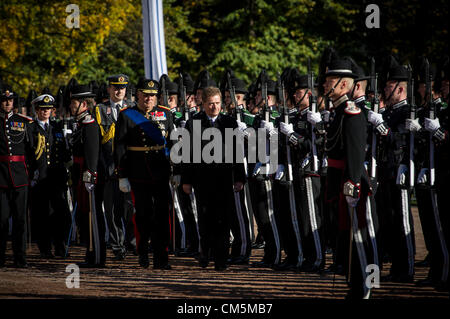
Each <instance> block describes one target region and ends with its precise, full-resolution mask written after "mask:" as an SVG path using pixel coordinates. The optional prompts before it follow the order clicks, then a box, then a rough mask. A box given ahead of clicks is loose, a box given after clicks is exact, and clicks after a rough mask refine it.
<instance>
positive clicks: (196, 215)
mask: <svg viewBox="0 0 450 319" xmlns="http://www.w3.org/2000/svg"><path fill="white" fill-rule="evenodd" d="M189 197H190V199H191V206H192V214H193V215H194V220H195V227H196V228H197V236H198V240H199V245H198V252H199V253H201V252H202V245H200V239H201V238H200V231H199V229H198V211H197V201H196V200H195V193H194V189H192V192H191V194H190V195H189Z"/></svg>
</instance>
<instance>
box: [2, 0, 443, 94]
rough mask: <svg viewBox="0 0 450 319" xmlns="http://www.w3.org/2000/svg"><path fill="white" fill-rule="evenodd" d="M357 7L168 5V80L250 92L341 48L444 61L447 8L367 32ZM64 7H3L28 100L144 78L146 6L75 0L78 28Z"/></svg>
mask: <svg viewBox="0 0 450 319" xmlns="http://www.w3.org/2000/svg"><path fill="white" fill-rule="evenodd" d="M374 2H375V3H377V2H376V1H369V0H364V1H356V0H343V1H334V0H272V1H269V0H241V1H236V0H226V1H225V0H195V1H194V0H164V1H163V4H164V28H165V39H166V53H167V65H168V74H169V76H170V77H171V78H172V79H174V78H176V77H177V75H178V73H179V72H180V71H183V72H189V73H190V74H191V75H192V77H193V78H194V79H195V77H196V76H197V74H198V73H199V72H200V71H201V70H202V69H203V68H205V67H207V68H208V70H209V71H210V73H211V74H212V75H213V77H214V78H215V79H216V81H220V79H221V77H222V74H223V72H224V71H225V69H226V68H232V69H233V70H234V72H235V73H236V75H237V76H239V77H241V78H242V79H244V80H245V81H246V82H247V84H250V83H251V82H252V81H254V80H255V79H256V77H257V75H258V74H259V72H260V71H261V69H262V68H266V69H267V71H268V73H269V75H270V76H271V77H272V78H275V76H276V75H277V73H278V72H281V71H282V70H283V68H285V67H299V68H300V70H301V71H302V72H305V71H306V65H307V61H308V59H310V60H311V63H312V66H313V69H314V70H315V71H316V73H317V70H318V61H319V57H320V55H321V53H322V51H323V49H324V48H325V47H327V46H333V47H335V48H336V49H337V50H338V51H339V52H341V53H342V54H346V55H351V56H352V57H353V58H354V59H355V60H356V61H357V62H359V63H361V64H362V65H366V62H367V61H368V59H369V57H370V56H375V57H377V59H379V58H381V57H383V56H386V55H387V54H391V53H393V54H396V55H398V56H399V58H400V59H399V60H400V61H401V62H412V60H413V59H414V58H415V57H416V56H417V55H421V54H425V55H427V56H429V57H430V58H431V59H432V60H433V61H437V60H438V59H439V58H440V57H441V56H442V55H443V54H448V40H447V38H448V21H449V20H448V5H447V2H446V1H444V0H436V1H428V2H419V1H411V0H396V1H393V0H387V1H383V2H380V3H378V5H379V8H380V13H381V17H380V21H381V28H380V29H367V28H366V26H365V20H366V17H367V15H368V14H367V13H366V12H365V8H366V6H367V5H368V4H370V3H374ZM69 3H70V2H67V1H48V0H43V1H31V0H9V1H2V2H1V3H0V18H1V21H2V23H1V24H0V35H1V36H0V76H1V77H2V79H3V81H4V82H7V83H10V84H12V85H13V86H14V88H15V89H16V90H18V91H19V92H20V93H21V94H22V96H24V95H26V94H27V93H28V90H30V89H35V90H37V91H38V92H39V91H40V90H41V89H42V88H43V87H45V86H48V87H50V88H51V90H52V91H53V92H54V91H55V90H56V88H57V87H58V86H60V85H63V84H65V83H67V81H68V80H69V79H70V78H71V77H75V78H77V79H78V80H79V81H81V82H88V81H91V80H97V81H104V80H105V79H106V77H107V75H110V74H114V73H119V72H120V73H126V74H128V75H129V76H130V78H131V80H132V81H133V82H137V80H138V77H140V76H143V75H144V62H143V61H144V58H143V45H142V13H141V10H142V7H141V1H140V0H104V1H101V2H97V1H90V0H78V1H77V5H78V6H79V8H80V14H81V17H80V23H81V28H80V29H69V28H67V27H66V25H65V20H66V17H67V16H68V15H69V13H67V12H66V11H65V9H66V6H67V5H68V4H69Z"/></svg>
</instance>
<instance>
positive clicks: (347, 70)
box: [325, 56, 357, 79]
mask: <svg viewBox="0 0 450 319" xmlns="http://www.w3.org/2000/svg"><path fill="white" fill-rule="evenodd" d="M325 76H326V77H327V76H338V77H346V78H352V79H355V78H356V77H357V75H356V74H355V73H353V69H352V60H351V59H349V58H347V57H343V58H340V57H337V56H335V57H334V58H333V59H332V60H331V62H330V64H329V65H328V67H327V68H326V71H325Z"/></svg>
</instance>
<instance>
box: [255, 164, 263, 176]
mask: <svg viewBox="0 0 450 319" xmlns="http://www.w3.org/2000/svg"><path fill="white" fill-rule="evenodd" d="M261 166H262V164H261V163H259V162H258V163H256V165H255V168H254V169H253V177H255V176H257V175H258V174H259V172H261Z"/></svg>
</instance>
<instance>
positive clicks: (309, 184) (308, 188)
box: [305, 176, 322, 267]
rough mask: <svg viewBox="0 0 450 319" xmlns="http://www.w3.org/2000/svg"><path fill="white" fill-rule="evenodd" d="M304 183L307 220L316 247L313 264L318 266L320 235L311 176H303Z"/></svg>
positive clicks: (319, 260) (320, 260) (320, 250)
mask: <svg viewBox="0 0 450 319" xmlns="http://www.w3.org/2000/svg"><path fill="white" fill-rule="evenodd" d="M305 183H306V195H307V200H308V208H309V209H308V211H309V220H310V223H311V231H312V234H313V237H314V246H315V247H316V261H315V262H314V265H315V266H316V267H319V266H320V264H321V263H322V248H321V245H320V237H319V230H318V229H317V220H316V206H315V203H314V194H313V188H312V180H311V176H308V177H306V178H305Z"/></svg>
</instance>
